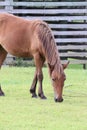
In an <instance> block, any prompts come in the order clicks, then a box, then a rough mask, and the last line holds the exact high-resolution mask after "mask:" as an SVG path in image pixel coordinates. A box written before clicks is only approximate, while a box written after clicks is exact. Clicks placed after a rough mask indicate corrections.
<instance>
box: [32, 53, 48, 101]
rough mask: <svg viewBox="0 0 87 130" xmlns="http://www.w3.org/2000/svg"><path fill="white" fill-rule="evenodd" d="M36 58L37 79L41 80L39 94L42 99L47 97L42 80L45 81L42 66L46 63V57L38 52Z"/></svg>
mask: <svg viewBox="0 0 87 130" xmlns="http://www.w3.org/2000/svg"><path fill="white" fill-rule="evenodd" d="M34 60H35V65H36V73H37V79H38V81H39V89H38V96H39V97H40V98H41V99H46V97H45V95H44V92H43V87H42V82H43V72H42V67H43V64H44V58H42V57H41V56H40V54H39V53H36V54H35V55H34Z"/></svg>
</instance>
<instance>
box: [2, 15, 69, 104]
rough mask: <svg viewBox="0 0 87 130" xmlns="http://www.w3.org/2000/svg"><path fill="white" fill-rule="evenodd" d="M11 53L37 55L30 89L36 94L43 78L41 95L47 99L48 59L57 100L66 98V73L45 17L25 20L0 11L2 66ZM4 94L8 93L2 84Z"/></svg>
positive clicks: (21, 55) (33, 95)
mask: <svg viewBox="0 0 87 130" xmlns="http://www.w3.org/2000/svg"><path fill="white" fill-rule="evenodd" d="M7 53H10V54H12V55H14V56H17V57H33V58H34V61H35V65H36V71H35V76H34V79H33V83H32V86H31V88H30V93H31V94H32V97H37V95H36V85H37V81H39V90H38V96H39V97H40V98H41V99H46V97H45V95H44V92H43V88H42V81H43V73H42V67H43V64H44V62H45V61H47V64H48V68H49V74H50V77H51V79H52V84H53V88H54V94H55V97H54V98H55V101H56V102H62V101H63V97H62V91H63V86H64V81H65V79H66V76H65V74H64V70H63V69H64V68H66V67H67V65H68V63H67V64H64V65H62V64H61V61H60V57H59V53H58V50H57V47H56V43H55V41H54V37H53V35H52V32H51V30H50V28H49V27H48V25H47V24H46V23H45V22H43V21H41V20H25V19H23V18H19V17H17V16H14V15H12V14H8V13H1V14H0V67H1V65H2V64H3V62H4V60H5V58H6V56H7ZM0 95H4V92H3V91H2V89H1V87H0Z"/></svg>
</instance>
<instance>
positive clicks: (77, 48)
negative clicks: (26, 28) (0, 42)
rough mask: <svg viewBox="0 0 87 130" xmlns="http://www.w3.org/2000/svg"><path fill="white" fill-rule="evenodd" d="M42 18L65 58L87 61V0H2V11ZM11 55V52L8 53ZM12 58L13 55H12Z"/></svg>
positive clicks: (63, 58) (26, 16)
mask: <svg viewBox="0 0 87 130" xmlns="http://www.w3.org/2000/svg"><path fill="white" fill-rule="evenodd" d="M2 12H9V13H12V14H15V15H17V16H20V17H24V18H26V19H41V20H44V21H46V22H47V23H48V24H49V26H50V27H51V29H52V32H53V34H54V36H55V41H56V43H57V45H58V49H59V52H60V57H61V60H62V62H66V61H67V59H69V60H70V61H71V63H72V64H87V2H86V1H84V2H83V1H80V2H66V1H65V2H15V1H13V0H4V1H2V0H1V1H0V13H2ZM8 58H9V56H8ZM10 58H11V57H10Z"/></svg>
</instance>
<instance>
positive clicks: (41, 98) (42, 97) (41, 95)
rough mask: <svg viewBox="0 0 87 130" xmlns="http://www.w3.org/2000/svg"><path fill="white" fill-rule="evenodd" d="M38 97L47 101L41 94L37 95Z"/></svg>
mask: <svg viewBox="0 0 87 130" xmlns="http://www.w3.org/2000/svg"><path fill="white" fill-rule="evenodd" d="M38 96H39V97H40V98H41V99H47V97H46V96H44V95H43V94H42V95H41V94H38Z"/></svg>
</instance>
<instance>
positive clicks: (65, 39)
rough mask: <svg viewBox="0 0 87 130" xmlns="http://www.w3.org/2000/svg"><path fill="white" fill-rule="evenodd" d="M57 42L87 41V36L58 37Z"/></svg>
mask: <svg viewBox="0 0 87 130" xmlns="http://www.w3.org/2000/svg"><path fill="white" fill-rule="evenodd" d="M55 41H56V42H58V43H79V44H80V43H81V44H82V43H85V44H86V43H87V38H56V39H55Z"/></svg>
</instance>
